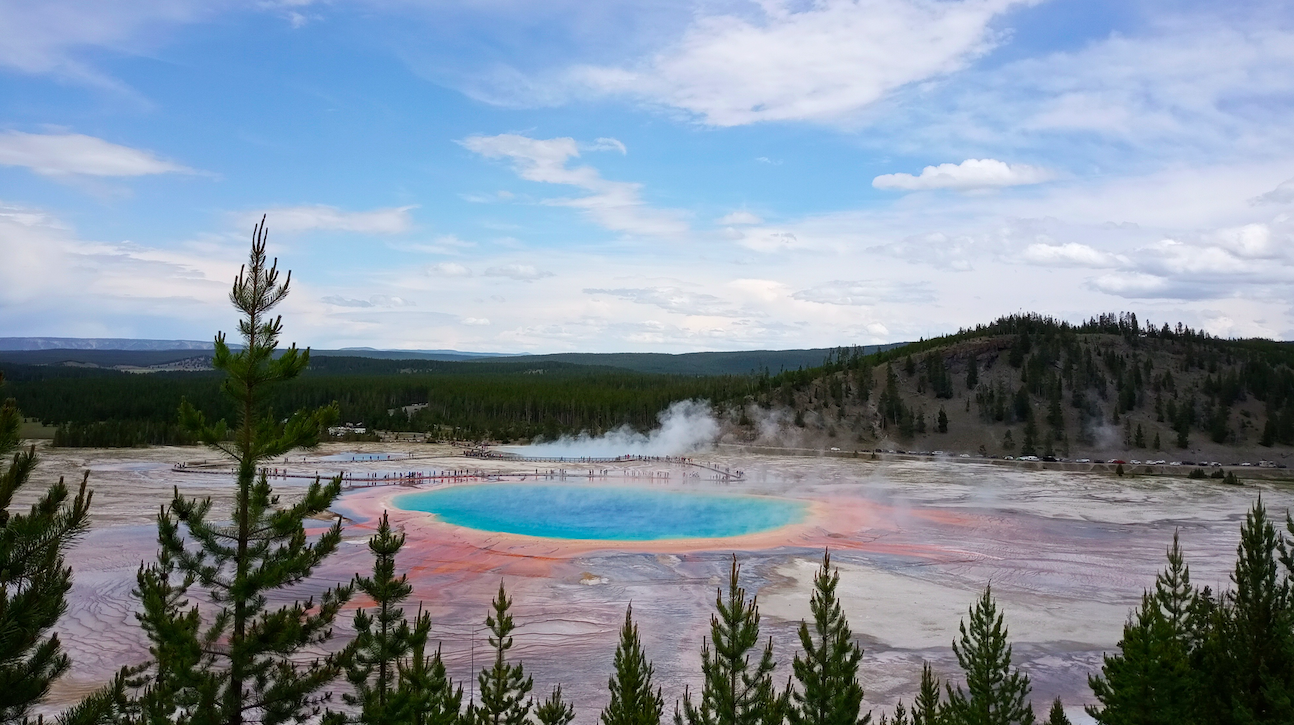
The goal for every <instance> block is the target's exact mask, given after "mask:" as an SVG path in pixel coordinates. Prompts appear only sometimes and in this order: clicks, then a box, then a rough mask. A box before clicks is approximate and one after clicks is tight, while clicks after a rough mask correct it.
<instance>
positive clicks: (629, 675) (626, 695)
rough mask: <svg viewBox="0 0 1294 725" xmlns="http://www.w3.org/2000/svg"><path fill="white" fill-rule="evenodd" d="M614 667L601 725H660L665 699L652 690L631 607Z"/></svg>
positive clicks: (652, 671)
mask: <svg viewBox="0 0 1294 725" xmlns="http://www.w3.org/2000/svg"><path fill="white" fill-rule="evenodd" d="M615 668H616V671H615V674H613V675H612V676H611V679H610V680H609V681H608V682H607V687H608V688H609V689H610V690H611V702H610V703H609V704H608V705H607V707H606V709H605V710H603V711H602V725H660V719H661V716H662V715H663V714H664V712H665V700H664V698H663V697H661V692H660V688H656V690H655V692H653V691H652V675H653V674H654V672H655V668H654V667H653V666H652V664H651V663H650V662H648V661H647V655H646V654H645V653H644V652H643V649H642V641H641V640H640V639H639V638H638V625H636V624H634V621H633V605H630V606H629V607H626V608H625V623H624V626H623V627H621V628H620V644H619V646H617V647H616V658H615Z"/></svg>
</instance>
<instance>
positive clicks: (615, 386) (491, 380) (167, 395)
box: [9, 358, 751, 447]
mask: <svg viewBox="0 0 1294 725" xmlns="http://www.w3.org/2000/svg"><path fill="white" fill-rule="evenodd" d="M327 360H328V361H341V362H343V363H346V364H344V365H341V366H336V367H335V366H332V365H331V364H330V363H329V364H325V365H318V366H316V362H317V361H318V358H312V360H311V366H310V367H309V368H308V369H307V370H306V371H305V372H303V373H302V375H301V376H299V377H298V378H296V379H294V380H292V381H291V382H290V383H287V384H285V385H284V386H283V387H282V388H281V389H279V390H276V391H275V392H274V393H273V395H272V397H271V398H270V400H268V401H267V403H266V404H267V405H269V406H271V407H273V408H276V409H279V410H296V409H299V408H304V407H315V406H319V405H323V404H327V403H332V402H336V403H337V406H338V415H339V418H340V420H342V421H344V422H347V423H356V424H359V425H363V426H365V427H368V428H371V429H378V430H399V431H419V432H429V433H433V434H436V435H437V436H442V437H445V438H459V439H480V438H492V439H496V440H516V439H530V438H536V437H546V438H555V437H557V436H560V435H562V434H567V433H578V432H581V431H589V432H592V433H594V434H598V433H601V432H603V431H607V430H611V429H614V428H619V427H621V426H625V425H628V426H630V427H632V428H635V429H638V430H646V429H650V428H652V427H654V426H655V425H656V424H657V415H658V414H659V413H660V412H661V411H663V410H664V409H665V408H667V407H669V404H670V403H672V402H674V401H676V400H686V399H691V398H696V399H705V400H726V399H732V398H736V397H740V396H742V395H744V394H745V393H746V391H747V390H748V389H749V387H750V385H751V379H750V378H749V377H746V376H711V377H688V376H681V375H656V374H648V373H637V372H632V371H626V370H617V369H610V368H591V367H582V366H577V365H571V364H568V363H544V367H542V368H535V367H534V366H533V364H532V365H529V366H522V365H517V364H506V365H505V364H490V363H442V364H441V365H438V366H426V367H422V365H423V363H421V361H419V365H420V366H419V367H417V368H414V369H410V368H408V367H407V365H408V361H373V362H377V363H395V362H401V363H404V364H405V365H406V368H403V369H406V370H409V372H404V373H401V372H398V371H391V372H369V371H367V370H368V367H369V366H364V365H358V366H356V365H354V361H355V360H356V359H354V358H330V359H327ZM384 367H388V366H385V365H384V366H379V368H384ZM9 372H10V375H9V377H10V381H11V382H10V391H11V393H12V395H13V396H14V398H15V399H16V400H17V401H18V403H19V405H20V406H21V407H22V409H23V411H24V412H25V413H26V414H27V415H29V416H32V417H35V418H37V419H39V420H41V421H42V422H44V423H46V424H48V425H55V426H57V429H56V431H55V437H54V445H56V446H91V447H113V446H134V445H176V444H186V443H193V442H194V440H195V439H194V438H193V437H192V436H191V435H190V434H189V433H188V432H187V431H186V430H185V429H184V428H183V427H182V426H180V425H179V424H178V420H177V418H176V412H175V411H176V410H177V409H178V408H179V405H180V401H181V400H188V401H189V402H190V404H192V405H193V406H194V407H196V408H198V409H200V410H203V411H205V412H207V413H208V414H209V415H211V416H213V417H216V418H231V417H232V416H233V415H234V414H235V412H236V411H235V410H234V408H233V405H232V404H231V402H230V401H229V400H228V399H226V398H225V397H224V396H222V395H221V393H220V386H221V384H222V383H221V379H220V378H219V376H217V375H215V374H212V373H152V374H148V375H135V374H129V373H120V372H116V371H107V370H104V371H94V372H95V373H97V374H87V372H86V371H83V370H76V369H73V370H72V371H70V374H63V373H64V371H63V370H61V369H58V368H54V369H48V368H46V369H35V370H32V369H31V368H28V367H25V366H11V367H10V370H9ZM14 372H17V373H18V375H17V376H15V375H13V373H14ZM406 408H408V410H407V411H406Z"/></svg>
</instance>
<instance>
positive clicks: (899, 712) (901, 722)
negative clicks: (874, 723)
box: [880, 700, 912, 725]
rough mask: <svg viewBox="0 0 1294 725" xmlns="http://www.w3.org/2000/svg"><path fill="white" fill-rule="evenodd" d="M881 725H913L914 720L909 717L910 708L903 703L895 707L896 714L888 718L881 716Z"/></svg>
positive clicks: (900, 701)
mask: <svg viewBox="0 0 1294 725" xmlns="http://www.w3.org/2000/svg"><path fill="white" fill-rule="evenodd" d="M880 725H912V719H911V718H909V717H908V708H907V707H906V706H904V704H903V701H902V700H899V704H897V705H895V706H894V714H893V715H890V716H889V717H886V716H885V715H881V723H880Z"/></svg>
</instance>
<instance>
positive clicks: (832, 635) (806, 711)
mask: <svg viewBox="0 0 1294 725" xmlns="http://www.w3.org/2000/svg"><path fill="white" fill-rule="evenodd" d="M839 583H840V572H839V571H834V570H832V569H831V554H830V552H823V554H822V566H821V567H820V568H819V569H818V573H817V576H815V577H814V579H813V585H814V591H813V597H812V598H811V599H810V600H809V609H810V611H811V612H812V613H813V633H812V634H810V632H809V625H808V623H807V622H805V621H803V620H801V622H800V646H801V647H803V648H804V656H803V658H801V656H800V655H796V656H795V660H794V661H793V662H792V663H791V668H792V669H793V670H794V673H795V680H796V682H798V683H799V685H800V687H799V689H798V690H796V691H793V692H792V694H791V702H790V707H788V708H787V711H786V716H787V718H786V719H787V721H788V722H789V723H790V725H860V724H865V723H868V722H870V721H871V714H870V713H866V714H861V709H862V703H863V686H862V685H861V684H859V682H858V662H859V661H860V660H861V659H862V658H863V650H862V648H861V647H859V646H858V644H857V643H855V642H854V641H853V634H852V633H851V632H850V631H849V623H848V622H847V621H846V620H845V612H844V610H843V609H841V607H840V601H839V600H838V599H836V586H837V585H838V584H839Z"/></svg>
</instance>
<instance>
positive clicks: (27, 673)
mask: <svg viewBox="0 0 1294 725" xmlns="http://www.w3.org/2000/svg"><path fill="white" fill-rule="evenodd" d="M2 381H3V377H2V376H0V382H2ZM21 425H22V416H21V415H20V414H19V412H18V406H17V404H16V403H15V402H14V401H13V400H7V401H5V402H4V404H3V405H0V458H3V457H7V456H8V455H9V454H10V453H13V459H12V460H11V461H10V462H9V465H8V466H7V467H6V468H5V469H4V471H3V472H2V473H0V722H22V721H23V720H24V719H25V718H26V717H27V715H28V713H29V712H30V711H31V708H32V707H33V706H35V705H36V704H37V703H39V702H40V701H41V699H43V698H44V697H45V695H46V693H48V692H49V688H50V685H51V684H53V682H54V680H56V679H58V678H59V676H61V675H62V674H63V673H64V672H66V671H67V668H68V667H69V666H70V665H71V661H70V660H69V659H68V656H67V654H65V653H64V652H63V645H62V643H61V642H60V641H59V639H58V635H56V634H49V630H50V628H51V627H53V626H54V624H55V623H56V622H58V618H59V617H61V616H62V615H63V613H64V612H66V611H67V592H68V590H69V589H71V588H72V569H71V567H69V566H66V562H65V559H64V552H65V551H66V550H67V549H68V547H70V546H71V545H72V543H73V542H75V541H76V539H77V537H79V536H80V535H81V534H83V533H84V532H85V530H86V528H87V527H88V525H89V513H90V499H91V498H92V497H93V493H92V492H91V491H89V490H88V489H87V488H86V483H87V481H88V480H89V473H88V472H87V473H86V475H85V477H83V478H82V479H81V486H80V487H79V488H78V490H77V494H76V496H75V497H73V498H71V499H70V500H69V496H70V493H71V492H70V491H69V490H68V487H67V485H66V484H65V483H64V482H63V479H62V478H60V479H59V480H58V483H56V484H54V485H52V486H50V487H49V488H48V489H47V490H46V491H45V494H44V495H43V496H41V498H40V499H39V500H38V501H37V502H36V503H35V504H32V506H31V508H30V509H29V510H28V512H27V513H25V514H23V513H17V512H10V511H9V507H10V506H11V505H12V504H13V499H14V495H15V494H17V493H18V491H19V489H21V488H22V487H23V486H25V485H26V484H27V483H28V482H29V481H30V479H31V474H32V471H33V470H34V469H35V467H36V449H35V447H34V446H33V447H32V448H28V449H27V450H19V451H17V452H15V449H17V448H18V444H19V437H18V436H19V430H20V427H21ZM101 698H102V696H96V698H95V700H96V702H97V701H98V700H99V699H101ZM97 707H98V706H97V705H95V706H94V708H95V709H96V712H97ZM79 710H85V711H86V712H85V713H79V714H78V715H77V717H91V719H92V718H93V713H90V712H88V706H87V708H79Z"/></svg>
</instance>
